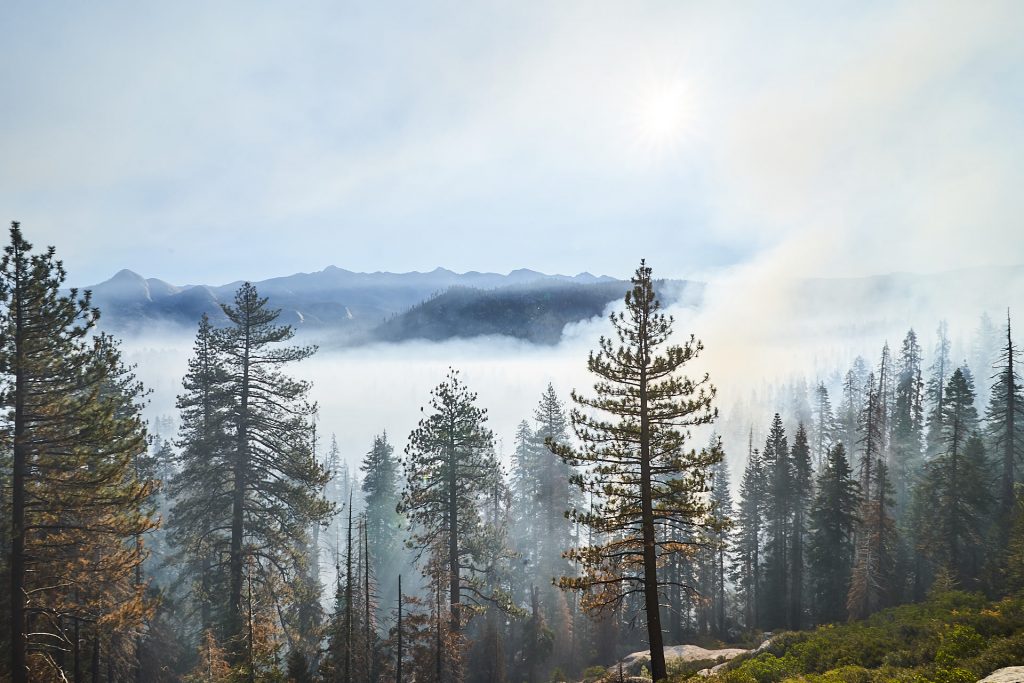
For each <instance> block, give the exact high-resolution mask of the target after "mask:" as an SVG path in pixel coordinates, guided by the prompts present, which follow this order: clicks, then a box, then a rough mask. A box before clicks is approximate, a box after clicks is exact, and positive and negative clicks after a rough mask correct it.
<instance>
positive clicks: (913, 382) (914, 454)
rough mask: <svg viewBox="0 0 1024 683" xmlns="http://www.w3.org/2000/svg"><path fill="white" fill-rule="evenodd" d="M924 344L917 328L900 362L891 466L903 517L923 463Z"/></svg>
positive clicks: (898, 510)
mask: <svg viewBox="0 0 1024 683" xmlns="http://www.w3.org/2000/svg"><path fill="white" fill-rule="evenodd" d="M921 363H922V360H921V346H920V345H919V344H918V343H917V335H916V334H915V333H914V330H910V331H908V332H907V335H906V336H905V337H904V338H903V344H902V346H901V347H900V355H899V360H898V362H897V366H896V401H895V406H894V410H893V415H892V450H891V453H890V460H891V466H890V470H891V472H892V475H893V480H894V481H893V485H894V488H895V490H896V516H897V518H901V517H902V516H903V512H904V510H906V509H907V506H908V505H909V503H910V489H911V487H912V485H913V483H914V481H915V480H916V478H917V476H918V474H919V472H920V469H921V466H922V459H921V449H922V443H921V436H922V430H923V428H924V402H923V401H924V381H923V380H922V378H921Z"/></svg>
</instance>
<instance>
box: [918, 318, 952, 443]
mask: <svg viewBox="0 0 1024 683" xmlns="http://www.w3.org/2000/svg"><path fill="white" fill-rule="evenodd" d="M937 335H938V339H937V341H936V342H935V358H934V359H933V360H932V364H931V367H930V370H931V377H929V378H928V384H927V386H926V389H925V394H926V397H927V399H928V404H929V406H930V408H929V410H928V433H927V436H926V439H925V455H926V456H927V458H928V459H931V458H932V457H934V456H935V455H936V454H937V453H939V452H940V451H942V441H943V439H942V414H943V409H944V407H945V389H946V384H947V382H949V376H950V374H951V373H952V372H953V363H952V361H950V359H949V349H950V346H951V344H950V341H949V330H948V326H947V325H946V321H945V320H943V321H942V322H941V323H939V329H938V332H937Z"/></svg>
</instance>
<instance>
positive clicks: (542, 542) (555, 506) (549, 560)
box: [533, 384, 572, 585]
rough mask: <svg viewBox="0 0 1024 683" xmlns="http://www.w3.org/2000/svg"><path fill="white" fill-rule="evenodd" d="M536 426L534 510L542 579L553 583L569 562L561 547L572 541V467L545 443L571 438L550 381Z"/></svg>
mask: <svg viewBox="0 0 1024 683" xmlns="http://www.w3.org/2000/svg"><path fill="white" fill-rule="evenodd" d="M533 417H534V420H535V421H536V424H537V428H536V429H535V430H534V431H533V442H534V448H535V449H536V451H537V454H536V455H535V456H534V460H535V463H536V464H535V467H536V469H535V471H534V476H535V477H536V478H537V480H538V481H537V486H536V488H537V491H538V493H539V498H538V500H537V501H536V503H537V506H536V508H535V509H534V511H533V514H534V515H536V516H537V517H539V518H540V519H541V520H543V521H542V526H541V527H540V529H538V532H539V533H538V536H539V539H538V540H539V543H538V552H539V554H540V556H539V564H540V567H539V579H540V581H541V582H543V583H544V584H547V585H550V584H551V582H552V580H553V579H554V578H555V577H557V576H561V575H563V574H565V573H566V572H567V570H568V568H569V567H568V565H567V564H566V563H565V561H564V560H563V559H562V551H563V550H565V549H566V548H568V547H569V545H570V544H571V541H572V539H571V536H570V531H571V527H570V523H569V521H568V520H567V519H566V517H565V513H566V512H567V511H568V510H569V499H570V485H569V476H570V471H569V467H568V466H567V465H566V464H565V462H564V461H563V460H562V459H561V458H559V457H558V456H556V455H555V454H554V453H552V452H551V451H550V449H548V448H547V446H546V445H545V443H547V442H553V443H565V442H566V441H567V440H568V426H569V425H568V420H567V419H566V416H565V408H564V407H563V405H562V402H561V401H559V400H558V395H557V394H556V393H555V388H554V386H552V385H551V384H548V386H547V389H546V390H545V391H544V394H543V395H542V396H541V399H540V402H539V404H538V405H537V408H536V410H535V411H534V413H533Z"/></svg>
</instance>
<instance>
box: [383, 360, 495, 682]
mask: <svg viewBox="0 0 1024 683" xmlns="http://www.w3.org/2000/svg"><path fill="white" fill-rule="evenodd" d="M430 395H431V399H430V404H429V408H430V412H429V413H428V414H427V415H426V417H424V418H423V419H421V420H420V422H419V424H418V426H417V427H416V429H414V430H413V432H412V433H411V434H410V435H409V445H408V446H407V447H406V450H405V454H406V457H405V460H404V462H403V465H404V469H405V489H404V490H403V491H402V499H401V505H400V510H401V512H402V513H403V514H405V515H406V516H407V517H408V518H409V521H410V522H411V523H412V525H413V535H412V538H411V539H410V542H411V543H412V544H413V546H414V547H415V548H416V549H417V555H418V556H419V557H426V558H427V559H429V560H433V562H434V563H436V565H438V566H439V567H443V572H444V578H445V580H446V583H447V590H448V606H449V618H448V632H449V634H450V638H452V639H453V641H454V642H453V643H452V646H451V647H452V648H454V651H453V652H451V653H450V655H451V656H450V658H449V661H450V667H451V672H452V678H453V679H454V680H459V679H460V677H461V667H462V644H461V632H462V627H463V621H464V619H465V618H467V617H468V616H469V614H468V612H463V606H464V604H463V596H464V595H466V596H470V595H480V594H482V592H481V590H480V588H481V583H480V578H481V576H482V575H483V574H485V573H486V572H487V571H488V570H489V567H488V566H487V565H486V560H487V557H486V556H485V553H483V552H482V548H483V546H484V545H485V538H484V534H485V533H486V532H485V529H484V525H483V524H482V522H483V514H482V513H483V510H482V506H483V505H484V503H485V501H486V499H487V496H488V494H489V493H490V492H491V486H492V482H493V478H494V477H495V476H496V473H497V472H498V465H497V462H496V461H495V458H494V453H493V450H492V446H493V436H492V434H491V431H490V430H489V429H487V427H486V426H485V423H486V421H487V411H486V410H484V409H482V408H479V407H478V406H477V405H476V399H477V397H476V394H475V393H473V392H471V391H469V389H467V388H466V386H465V385H464V384H463V383H462V381H461V379H460V378H459V373H458V372H457V371H456V370H449V372H448V377H447V378H446V379H445V380H444V381H443V382H441V383H440V384H439V385H438V386H437V387H436V388H434V389H433V390H432V391H431V392H430ZM430 571H431V566H430V563H428V564H427V565H425V566H424V572H425V574H428V573H430ZM488 597H490V596H488ZM439 628H440V627H439Z"/></svg>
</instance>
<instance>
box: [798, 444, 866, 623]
mask: <svg viewBox="0 0 1024 683" xmlns="http://www.w3.org/2000/svg"><path fill="white" fill-rule="evenodd" d="M859 505H860V500H859V487H858V485H857V482H856V481H855V480H854V478H853V469H852V468H851V467H850V463H849V461H848V460H847V459H846V449H845V448H844V447H843V444H842V443H837V444H836V445H835V446H833V447H832V448H830V449H829V452H828V458H827V459H826V460H825V463H824V465H823V467H822V469H821V471H820V472H819V473H818V479H817V490H816V492H815V495H814V501H813V502H812V504H811V511H810V533H809V535H808V540H807V559H808V570H809V574H810V582H811V594H812V611H813V614H814V618H815V621H817V622H829V621H839V620H840V619H842V618H843V617H845V616H846V595H847V592H848V591H849V589H850V568H851V566H852V565H853V538H854V531H855V528H856V523H857V509H858V507H859Z"/></svg>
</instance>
